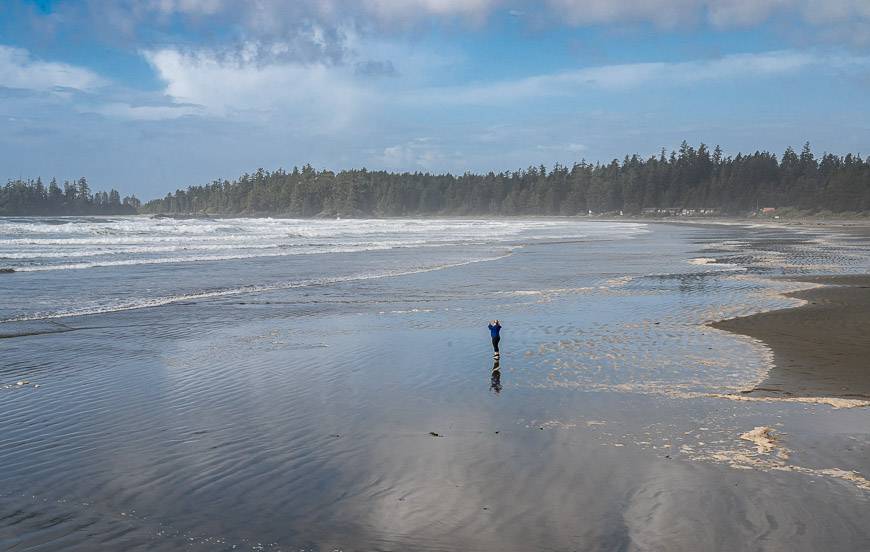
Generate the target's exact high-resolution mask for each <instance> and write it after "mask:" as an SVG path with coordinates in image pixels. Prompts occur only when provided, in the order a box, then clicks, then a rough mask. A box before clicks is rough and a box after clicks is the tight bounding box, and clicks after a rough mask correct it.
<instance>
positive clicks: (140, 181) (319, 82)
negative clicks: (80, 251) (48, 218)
mask: <svg viewBox="0 0 870 552" xmlns="http://www.w3.org/2000/svg"><path fill="white" fill-rule="evenodd" d="M868 100H870V0H633V1H631V0H534V1H533V0H356V1H350V0H247V1H240V0H138V1H136V0H113V1H110V0H77V1H76V0H40V1H35V0H30V1H25V0H0V179H3V180H6V179H15V178H35V177H37V176H41V177H42V178H43V179H44V180H47V179H49V178H51V177H53V176H54V177H57V178H58V179H59V180H63V179H67V178H69V179H72V178H78V177H80V176H85V177H87V178H88V181H89V182H90V184H91V187H92V188H93V189H107V188H109V187H115V188H117V189H119V190H120V191H121V192H122V194H131V193H135V194H136V195H138V196H139V197H140V198H143V199H150V198H154V197H158V196H162V195H164V194H165V193H167V192H169V191H174V190H175V189H177V188H186V187H187V186H189V185H197V184H206V183H208V182H211V181H212V180H215V179H223V178H227V179H233V178H235V177H237V176H239V175H241V174H243V173H245V172H253V171H255V170H257V169H258V168H260V167H262V168H265V169H267V170H274V169H278V168H285V169H292V167H293V166H302V165H304V164H305V163H310V164H311V165H313V166H315V167H316V168H328V169H332V170H340V169H344V168H359V167H367V168H370V169H388V170H395V171H406V170H407V171H429V172H446V171H449V172H453V173H463V172H465V171H475V172H480V171H490V170H493V171H502V170H515V169H519V168H522V167H527V166H530V165H539V164H545V165H548V166H552V165H553V164H555V163H561V164H563V165H568V166H570V165H571V164H573V163H575V162H577V161H580V160H581V159H585V160H587V161H590V162H596V161H601V162H609V161H610V160H612V159H613V158H619V159H621V158H622V157H624V156H625V155H626V154H632V153H638V154H640V155H643V156H648V155H652V154H655V153H657V152H658V151H660V150H661V149H662V148H665V149H667V150H671V149H677V148H678V147H679V144H680V143H681V142H682V141H683V140H687V141H688V142H690V143H692V144H695V145H697V144H698V143H701V142H704V143H706V144H708V145H709V146H711V147H712V146H713V145H716V144H719V145H721V147H722V149H723V150H724V151H725V152H726V153H728V154H732V155H733V154H736V153H737V152H741V151H743V152H754V151H756V150H769V151H773V152H777V153H780V152H782V151H783V150H784V149H785V148H786V147H788V146H792V147H794V148H795V149H799V148H800V147H801V146H802V145H803V144H804V142H807V141H809V142H810V143H811V145H812V147H813V150H814V151H816V152H823V151H828V152H834V153H839V154H844V153H847V152H852V153H862V154H865V155H866V154H868V153H870V147H868V145H870V101H868Z"/></svg>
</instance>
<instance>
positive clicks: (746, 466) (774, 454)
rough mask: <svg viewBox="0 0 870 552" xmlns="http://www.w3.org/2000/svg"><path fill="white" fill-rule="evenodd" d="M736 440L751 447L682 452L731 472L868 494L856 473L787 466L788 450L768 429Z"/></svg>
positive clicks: (866, 483)
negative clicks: (815, 481) (822, 482)
mask: <svg viewBox="0 0 870 552" xmlns="http://www.w3.org/2000/svg"><path fill="white" fill-rule="evenodd" d="M740 439H741V440H744V441H749V442H750V443H752V444H753V445H755V449H754V451H753V450H752V449H746V448H739V449H722V450H713V451H705V452H700V453H698V452H695V451H694V449H692V448H691V447H687V448H685V449H683V450H682V452H683V453H684V454H685V455H686V456H687V457H689V458H690V459H692V460H697V461H707V462H716V463H721V464H727V465H728V466H729V467H731V468H734V469H743V470H760V471H780V472H793V473H800V474H804V475H810V476H815V477H821V478H830V479H838V480H841V481H845V482H847V483H851V484H853V485H854V486H855V487H857V488H859V489H861V490H863V491H870V480H868V479H867V478H865V477H864V476H863V475H861V474H860V473H858V472H855V471H852V470H844V469H840V468H808V467H805V466H797V465H793V464H789V463H788V460H789V450H788V449H786V448H785V447H784V446H782V445H781V444H780V439H779V436H778V435H777V434H776V432H775V431H774V430H773V429H772V428H770V427H768V426H757V427H755V428H754V429H752V430H751V431H747V432H745V433H743V434H741V435H740Z"/></svg>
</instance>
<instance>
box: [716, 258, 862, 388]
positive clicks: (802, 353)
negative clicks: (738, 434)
mask: <svg viewBox="0 0 870 552" xmlns="http://www.w3.org/2000/svg"><path fill="white" fill-rule="evenodd" d="M789 280H791V281H797V282H806V283H813V284H820V286H819V287H815V288H812V289H808V290H803V291H797V292H792V293H786V294H785V296H786V297H792V298H795V299H800V300H803V301H805V303H804V304H803V305H800V306H798V307H794V308H786V309H781V310H775V311H769V312H763V313H758V314H753V315H750V316H745V317H738V318H732V319H727V320H720V321H717V322H712V323H711V324H710V326H712V327H713V328H717V329H720V330H726V331H729V332H732V333H736V334H741V335H746V336H749V337H752V338H755V339H758V340H760V341H762V342H763V343H764V344H765V345H766V346H768V347H769V348H770V349H771V351H772V352H773V356H774V364H773V366H772V367H771V369H770V371H769V372H768V373H767V375H766V376H765V379H764V381H762V382H761V383H760V384H758V385H757V386H756V387H755V388H753V389H751V390H748V391H746V392H744V394H745V395H749V396H756V397H837V398H845V399H870V362H868V360H867V359H868V358H870V333H868V331H867V329H868V328H870V274H854V275H836V276H835V275H828V276H809V277H796V278H789Z"/></svg>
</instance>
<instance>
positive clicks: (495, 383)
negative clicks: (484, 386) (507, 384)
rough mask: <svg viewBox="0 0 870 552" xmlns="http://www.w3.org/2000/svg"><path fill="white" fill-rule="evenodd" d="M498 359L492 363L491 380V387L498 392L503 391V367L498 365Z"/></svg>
mask: <svg viewBox="0 0 870 552" xmlns="http://www.w3.org/2000/svg"><path fill="white" fill-rule="evenodd" d="M498 362H499V361H498V359H495V361H493V363H492V377H491V378H490V380H489V388H490V389H492V390H493V391H494V392H495V393H496V394H498V393H499V392H501V369H500V368H499V365H498Z"/></svg>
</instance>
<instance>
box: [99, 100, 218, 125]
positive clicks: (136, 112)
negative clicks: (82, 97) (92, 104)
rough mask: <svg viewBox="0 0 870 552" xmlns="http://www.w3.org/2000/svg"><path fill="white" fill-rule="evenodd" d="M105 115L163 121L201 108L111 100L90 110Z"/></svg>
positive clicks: (132, 119) (191, 113)
mask: <svg viewBox="0 0 870 552" xmlns="http://www.w3.org/2000/svg"><path fill="white" fill-rule="evenodd" d="M90 111H93V112H95V113H100V114H102V115H105V116H107V117H112V118H115V119H122V120H128V121H165V120H169V119H178V118H179V117H187V116H191V115H200V114H201V113H202V111H201V109H198V108H196V107H195V106H187V105H130V104H128V103H124V102H111V103H107V104H104V105H101V106H98V107H97V108H95V109H93V110H90Z"/></svg>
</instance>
